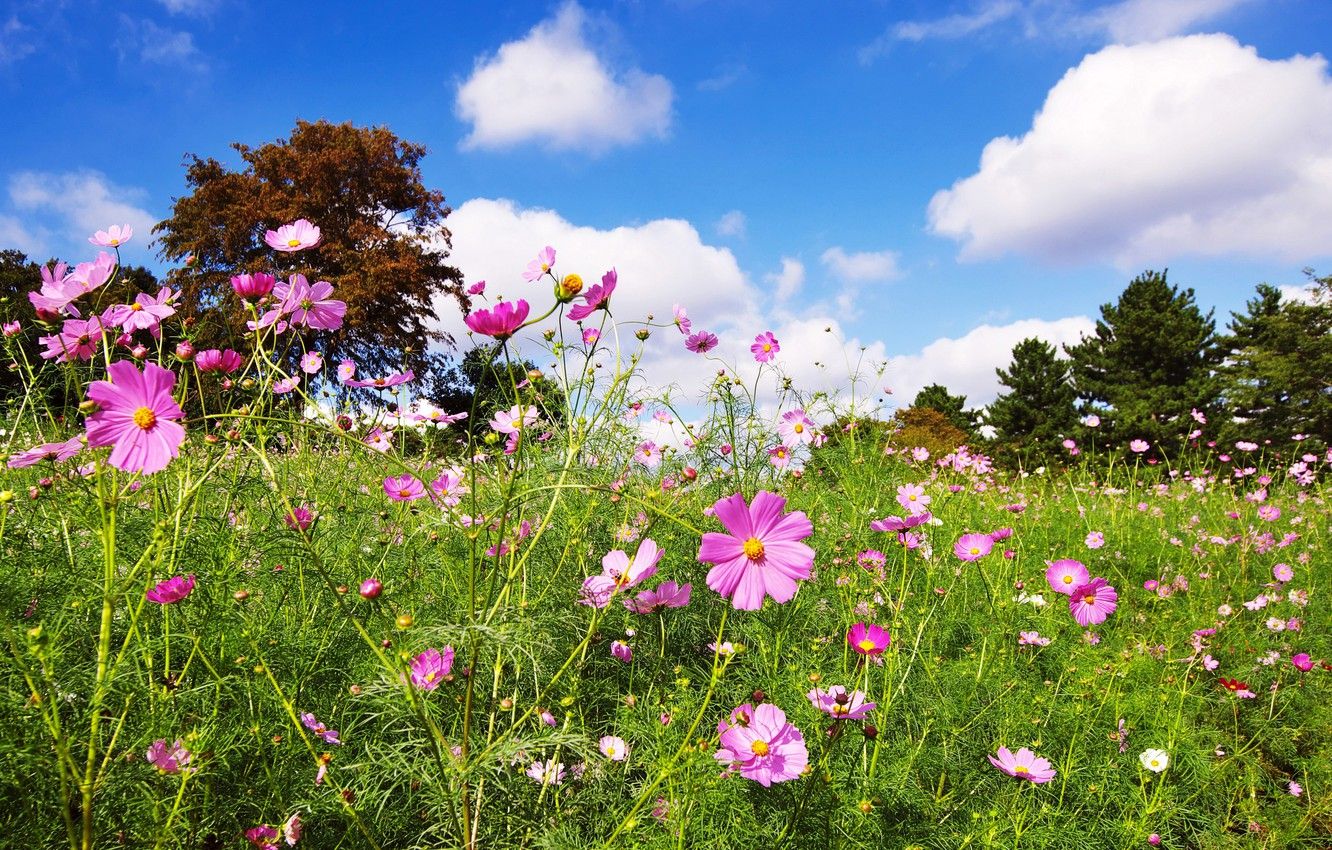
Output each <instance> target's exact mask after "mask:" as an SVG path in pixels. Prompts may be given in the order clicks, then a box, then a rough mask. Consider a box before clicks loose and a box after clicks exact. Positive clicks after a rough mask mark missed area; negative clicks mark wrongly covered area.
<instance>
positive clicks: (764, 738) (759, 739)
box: [713, 702, 809, 788]
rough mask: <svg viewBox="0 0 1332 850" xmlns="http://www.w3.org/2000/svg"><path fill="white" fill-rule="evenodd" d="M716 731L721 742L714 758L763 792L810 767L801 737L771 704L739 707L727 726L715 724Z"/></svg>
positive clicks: (783, 714) (721, 723)
mask: <svg viewBox="0 0 1332 850" xmlns="http://www.w3.org/2000/svg"><path fill="white" fill-rule="evenodd" d="M717 731H718V734H719V735H720V736H721V740H720V746H719V747H718V748H717V752H715V753H714V754H713V758H715V759H716V760H717V761H719V762H721V763H722V764H725V765H729V766H730V767H732V768H734V769H738V770H739V771H740V775H741V776H743V777H745V778H746V779H752V780H754V781H755V782H757V783H759V784H760V785H762V786H763V787H764V788H767V787H769V786H770V785H772V783H774V782H786V781H789V780H791V779H795V778H797V777H799V776H800V774H801V773H802V772H804V770H805V767H806V766H807V765H808V764H809V750H807V749H806V748H805V738H804V736H803V735H801V734H800V730H799V729H797V728H796V727H795V726H792V725H791V724H790V723H788V722H786V714H785V713H784V712H783V711H782V710H781V709H780V708H778V707H777V706H775V705H773V704H772V703H770V702H765V703H762V704H760V705H759V706H758V707H757V708H755V707H754V706H752V705H750V704H749V703H745V704H744V705H742V706H739V707H738V708H736V709H735V710H734V711H732V712H731V717H730V722H729V723H728V722H727V721H725V720H723V721H721V722H720V723H718V724H717Z"/></svg>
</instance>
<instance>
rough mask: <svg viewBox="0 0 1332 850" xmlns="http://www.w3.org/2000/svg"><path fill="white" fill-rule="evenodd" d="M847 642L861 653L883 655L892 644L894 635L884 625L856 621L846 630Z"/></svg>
mask: <svg viewBox="0 0 1332 850" xmlns="http://www.w3.org/2000/svg"><path fill="white" fill-rule="evenodd" d="M846 642H847V644H848V645H849V646H850V647H851V648H852V649H854V650H855V651H856V652H858V653H860V654H861V655H882V654H883V652H884V650H886V649H887V648H888V647H889V646H891V645H892V643H893V639H892V636H891V635H889V634H888V630H887V629H885V628H884V627H883V626H876V625H874V624H872V623H856V624H855V625H853V626H852V627H851V628H850V629H848V630H847V632H846Z"/></svg>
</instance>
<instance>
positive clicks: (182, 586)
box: [143, 574, 194, 605]
mask: <svg viewBox="0 0 1332 850" xmlns="http://www.w3.org/2000/svg"><path fill="white" fill-rule="evenodd" d="M193 592H194V575H193V574H191V575H188V576H175V577H173V578H169V579H167V580H166V581H164V582H162V583H160V584H158V585H156V586H155V587H152V588H150V589H149V590H148V591H146V592H145V593H144V594H143V598H144V599H147V600H148V601H149V602H156V603H157V604H158V605H174V604H175V603H177V602H179V601H180V600H182V599H184V598H185V597H187V596H189V595H190V594H191V593H193Z"/></svg>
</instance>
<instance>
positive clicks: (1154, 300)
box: [1064, 271, 1221, 446]
mask: <svg viewBox="0 0 1332 850" xmlns="http://www.w3.org/2000/svg"><path fill="white" fill-rule="evenodd" d="M1064 350H1065V351H1066V352H1067V353H1068V355H1069V357H1070V358H1072V367H1073V386H1074V389H1075V390H1076V391H1077V394H1078V397H1079V398H1080V399H1082V401H1083V403H1084V407H1083V409H1084V411H1087V412H1092V411H1094V412H1096V413H1097V414H1098V415H1099V416H1100V417H1101V426H1100V428H1099V429H1098V433H1099V435H1100V436H1101V437H1102V438H1104V439H1105V440H1106V441H1107V442H1110V443H1116V444H1120V445H1123V444H1126V443H1127V442H1128V441H1130V440H1134V439H1144V440H1147V441H1149V442H1151V443H1152V445H1154V446H1159V445H1162V444H1170V443H1178V442H1179V441H1180V440H1182V439H1183V438H1184V436H1185V435H1186V434H1187V433H1188V431H1189V430H1190V429H1191V428H1192V427H1193V426H1192V423H1191V422H1189V421H1188V417H1189V413H1190V411H1191V410H1193V409H1197V410H1200V411H1203V412H1204V413H1215V412H1216V409H1217V407H1218V401H1219V381H1218V380H1217V378H1216V376H1215V374H1214V369H1215V368H1216V367H1217V366H1218V365H1219V364H1220V361H1221V350H1220V348H1219V347H1218V345H1217V337H1216V322H1215V321H1214V320H1213V319H1212V312H1211V311H1210V310H1209V311H1208V312H1207V313H1206V315H1204V314H1203V313H1202V311H1201V310H1199V309H1198V306H1197V305H1196V304H1195V303H1194V300H1193V290H1192V289H1185V290H1182V291H1181V290H1179V289H1177V288H1176V287H1174V286H1171V285H1170V284H1169V283H1168V282H1167V280H1166V273H1165V272H1162V273H1160V274H1158V273H1157V272H1154V271H1148V272H1144V273H1143V274H1141V275H1138V277H1136V278H1134V279H1133V281H1132V282H1130V283H1129V285H1128V287H1127V288H1126V289H1125V290H1124V292H1123V293H1122V294H1121V295H1120V296H1119V301H1118V302H1117V303H1115V304H1103V305H1102V306H1101V318H1100V319H1099V320H1098V321H1097V322H1096V331H1095V333H1093V334H1092V335H1091V336H1087V337H1083V338H1082V341H1081V342H1079V343H1078V344H1077V345H1074V346H1071V347H1070V346H1065V347H1064Z"/></svg>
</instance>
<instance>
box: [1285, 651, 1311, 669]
mask: <svg viewBox="0 0 1332 850" xmlns="http://www.w3.org/2000/svg"><path fill="white" fill-rule="evenodd" d="M1290 663H1291V664H1294V665H1295V667H1296V669H1298V670H1299V671H1300V672H1301V673H1308V672H1309V671H1310V670H1312V669H1313V666H1314V663H1313V659H1312V658H1310V657H1309V653H1307V652H1297V653H1295V654H1294V655H1292V656H1291V657H1290Z"/></svg>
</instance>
